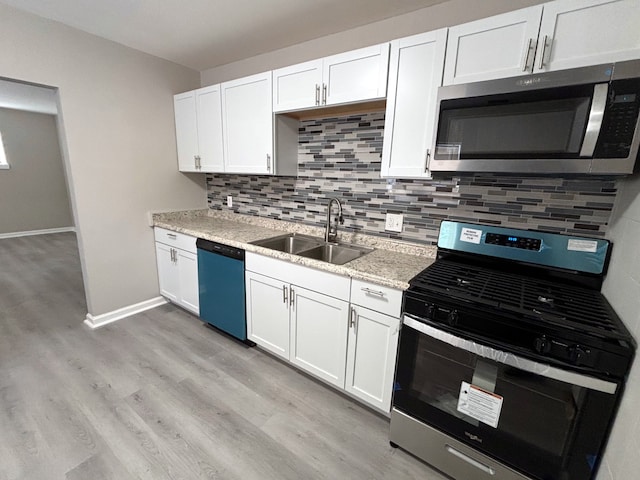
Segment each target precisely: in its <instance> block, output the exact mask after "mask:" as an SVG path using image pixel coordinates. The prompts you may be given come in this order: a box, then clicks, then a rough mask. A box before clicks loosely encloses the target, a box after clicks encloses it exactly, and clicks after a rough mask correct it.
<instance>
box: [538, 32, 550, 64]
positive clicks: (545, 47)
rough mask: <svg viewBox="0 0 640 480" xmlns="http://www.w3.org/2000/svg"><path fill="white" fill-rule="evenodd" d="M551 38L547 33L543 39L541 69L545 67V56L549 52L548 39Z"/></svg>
mask: <svg viewBox="0 0 640 480" xmlns="http://www.w3.org/2000/svg"><path fill="white" fill-rule="evenodd" d="M548 39H549V36H548V35H545V36H544V38H543V39H542V55H540V69H541V70H542V67H544V56H545V54H546V53H547V40H548Z"/></svg>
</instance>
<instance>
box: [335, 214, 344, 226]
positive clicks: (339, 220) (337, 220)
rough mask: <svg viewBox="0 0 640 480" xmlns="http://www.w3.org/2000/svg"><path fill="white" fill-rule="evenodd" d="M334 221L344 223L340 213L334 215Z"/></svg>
mask: <svg viewBox="0 0 640 480" xmlns="http://www.w3.org/2000/svg"><path fill="white" fill-rule="evenodd" d="M336 222H340V225H342V224H344V217H343V216H342V214H340V215H336Z"/></svg>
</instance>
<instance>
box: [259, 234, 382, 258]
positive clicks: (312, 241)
mask: <svg viewBox="0 0 640 480" xmlns="http://www.w3.org/2000/svg"><path fill="white" fill-rule="evenodd" d="M251 244H252V245H256V246H259V247H263V248H269V249H271V250H277V251H278V252H284V253H291V254H293V255H299V256H301V257H305V258H312V259H314V260H320V261H323V262H328V263H331V264H333V265H344V264H345V263H347V262H350V261H352V260H355V259H356V258H360V257H361V256H363V255H366V254H367V253H369V252H372V251H373V248H368V247H363V246H360V245H349V244H343V243H329V242H325V241H324V240H322V239H320V238H316V237H311V236H307V235H300V234H297V233H288V234H285V235H278V236H277V237H271V238H267V239H264V240H257V241H255V242H251Z"/></svg>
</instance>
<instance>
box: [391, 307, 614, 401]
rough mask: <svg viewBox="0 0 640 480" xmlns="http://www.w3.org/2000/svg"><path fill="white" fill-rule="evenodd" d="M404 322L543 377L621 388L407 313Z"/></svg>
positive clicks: (603, 388)
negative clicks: (487, 343)
mask: <svg viewBox="0 0 640 480" xmlns="http://www.w3.org/2000/svg"><path fill="white" fill-rule="evenodd" d="M402 324H403V325H404V326H407V327H410V328H413V329H414V330H417V331H418V332H421V333H423V334H425V335H428V336H429V337H432V338H435V339H436V340H440V341H441V342H444V343H448V344H449V345H451V346H452V347H456V348H459V349H461V350H464V351H467V352H469V353H472V354H474V355H478V356H479V357H484V358H488V359H489V360H493V361H494V362H497V363H502V364H504V365H509V366H510V367H514V368H517V369H519V370H524V371H525V372H530V373H533V374H535V375H539V376H541V377H546V378H551V379H553V380H558V381H560V382H565V383H568V384H570V385H575V386H578V387H584V388H588V389H590V390H596V391H598V392H602V393H609V394H614V393H616V391H617V390H618V385H617V384H616V383H613V382H607V381H606V380H600V379H599V378H594V377H589V376H587V375H583V374H581V373H576V372H570V371H567V370H562V369H560V368H557V367H553V366H551V365H547V364H544V363H538V362H535V361H533V360H529V359H528V358H523V357H520V356H518V355H515V354H513V353H509V352H504V351H502V350H497V349H495V348H491V347H488V346H486V345H482V344H479V343H476V342H473V341H471V340H467V339H466V338H461V337H457V336H455V335H453V334H451V333H449V332H445V331H443V330H439V329H437V328H434V327H432V326H430V325H427V324H425V323H422V322H420V321H418V320H416V319H414V318H411V317H410V316H408V315H406V314H405V316H404V318H403V320H402Z"/></svg>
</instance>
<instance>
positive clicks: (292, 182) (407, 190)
mask: <svg viewBox="0 0 640 480" xmlns="http://www.w3.org/2000/svg"><path fill="white" fill-rule="evenodd" d="M383 128H384V112H374V113H366V114H361V115H350V116H343V117H335V118H323V119H317V120H316V119H314V120H307V121H302V122H301V123H300V129H299V140H298V167H299V170H298V176H297V177H269V176H255V175H233V174H229V175H227V174H214V175H208V176H207V196H208V204H209V208H212V209H216V210H227V209H228V208H227V206H226V198H227V195H232V196H233V210H234V211H236V212H238V213H243V214H249V215H257V216H262V217H269V218H275V219H278V220H287V221H297V222H302V223H305V224H309V225H316V226H322V225H324V223H325V221H326V214H327V212H326V208H327V204H328V200H329V198H331V197H337V198H338V199H340V201H341V202H342V204H343V207H344V225H341V226H340V228H341V229H345V230H350V231H361V232H363V233H367V234H370V235H379V236H383V237H388V238H394V239H399V240H407V241H412V242H418V243H426V244H435V243H436V242H437V238H438V229H439V226H440V222H441V221H442V220H445V219H449V220H458V221H464V222H474V223H485V224H493V225H503V226H508V227H514V228H523V229H536V230H546V231H551V232H560V233H569V234H575V235H581V236H589V237H603V236H604V235H605V233H606V229H607V225H608V222H609V217H610V215H611V210H612V208H613V202H614V200H615V196H616V192H617V188H616V180H615V179H614V178H610V177H598V178H595V177H588V178H585V177H577V178H552V177H514V176H498V175H474V176H456V177H451V176H449V177H438V178H436V179H429V180H427V179H424V180H387V179H381V178H380V157H381V153H382V135H383ZM386 213H401V214H403V215H404V226H403V231H402V233H393V232H385V230H384V222H385V214H386Z"/></svg>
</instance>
